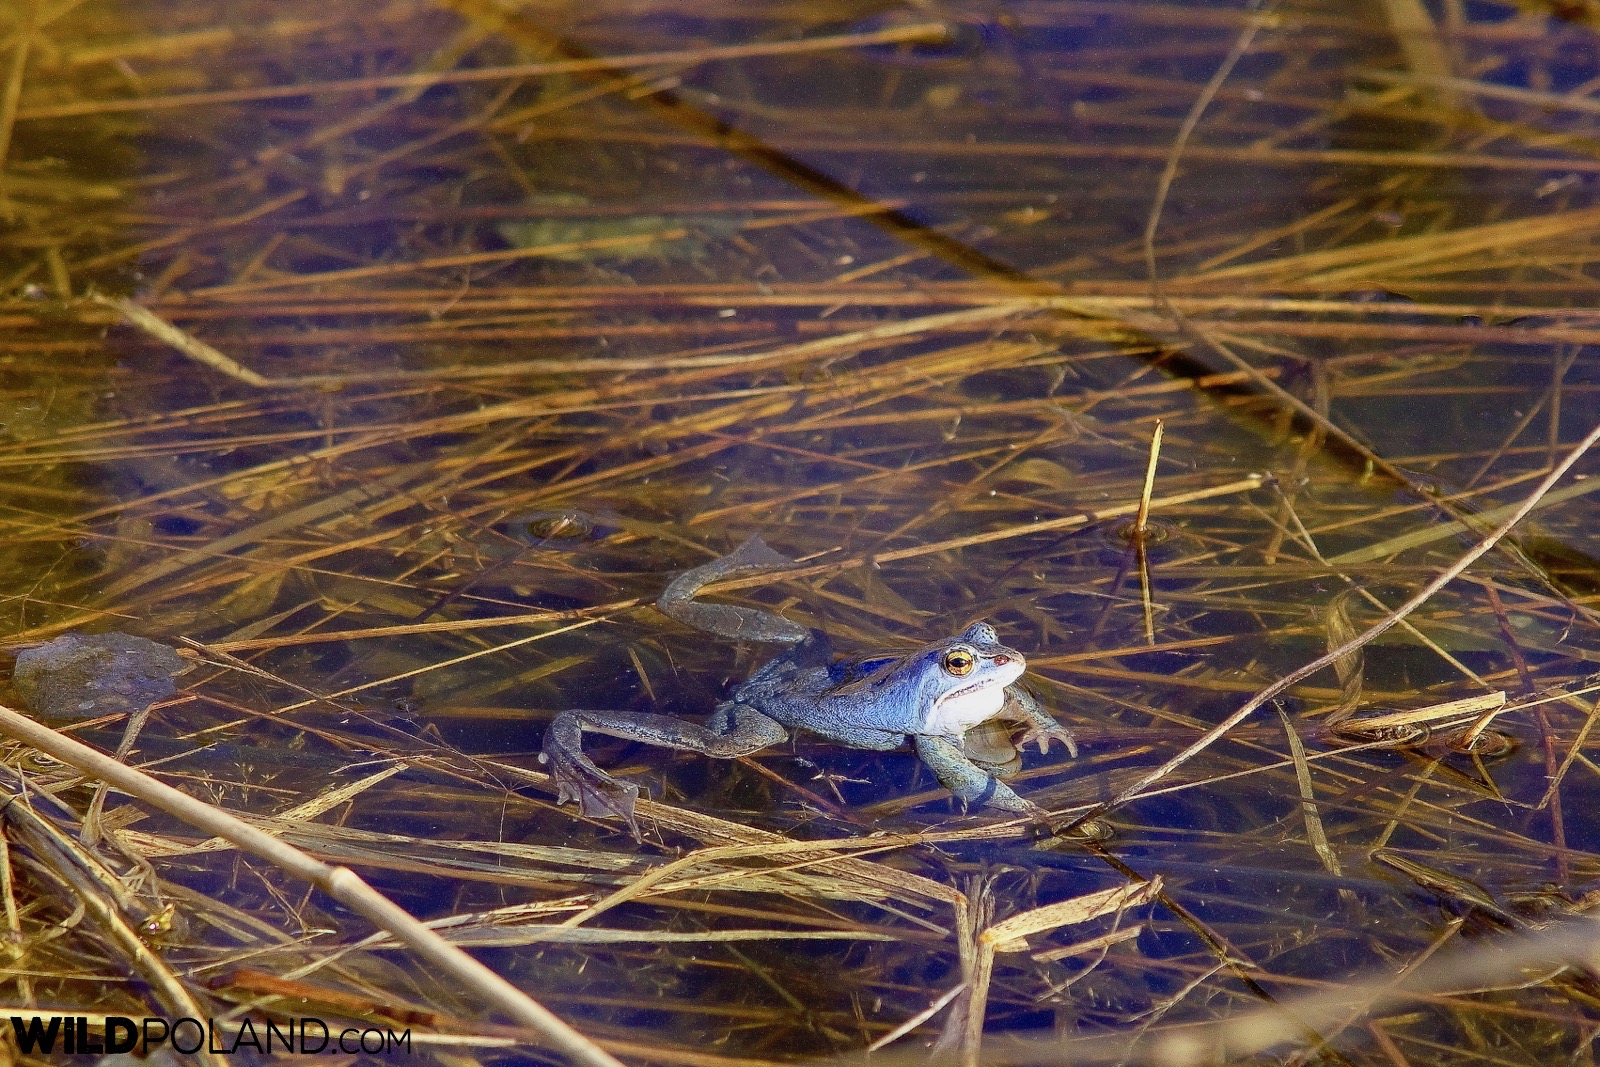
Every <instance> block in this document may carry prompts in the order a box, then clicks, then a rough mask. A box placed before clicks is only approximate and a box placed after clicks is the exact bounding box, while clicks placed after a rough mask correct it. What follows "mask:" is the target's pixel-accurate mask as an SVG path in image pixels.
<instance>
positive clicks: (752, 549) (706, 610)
mask: <svg viewBox="0 0 1600 1067" xmlns="http://www.w3.org/2000/svg"><path fill="white" fill-rule="evenodd" d="M793 566H796V564H795V562H794V561H793V560H789V559H786V558H784V557H783V556H780V555H778V553H776V552H774V551H773V550H772V549H770V548H768V547H767V546H766V544H765V543H764V542H762V540H761V539H760V538H759V537H752V538H750V540H748V541H746V542H745V543H744V544H743V545H740V546H739V548H738V549H737V550H735V551H734V552H733V553H732V554H730V555H727V556H723V557H722V558H720V559H716V560H713V561H712V562H710V563H707V564H705V565H703V566H700V567H696V568H694V569H693V570H689V571H685V572H684V573H683V574H680V575H679V576H678V577H677V578H675V579H674V580H673V581H672V583H671V584H669V585H668V586H667V588H666V590H665V591H664V592H663V593H662V594H661V598H660V599H659V600H658V601H657V602H656V606H657V607H658V608H660V610H661V611H663V612H664V613H666V614H667V615H670V616H672V617H673V618H675V619H678V620H679V621H680V622H685V623H687V624H689V625H690V626H693V627H695V628H696V629H700V630H704V631H707V632H709V633H714V634H718V635H720V636H724V637H729V638H733V639H736V640H747V641H764V642H771V643H783V644H788V645H790V646H791V647H790V648H788V649H787V650H785V651H784V652H783V653H782V654H780V655H778V656H777V657H775V658H774V659H771V660H768V661H767V662H766V663H765V664H763V665H762V666H761V667H760V668H758V669H757V670H756V672H755V673H754V674H753V675H751V676H750V678H749V680H748V681H745V682H744V683H742V684H740V685H738V686H736V687H735V688H734V689H733V692H732V693H731V694H730V696H729V697H728V699H727V700H725V701H723V702H722V703H721V704H720V705H718V706H717V708H716V710H715V711H714V712H713V713H712V716H711V720H710V722H709V723H707V724H706V725H705V726H700V725H698V724H696V723H692V722H689V721H687V720H684V719H679V718H676V717H674V716H671V715H653V714H649V713H646V712H624V711H582V710H576V709H574V710H570V711H563V712H561V713H560V714H558V715H557V716H556V717H555V719H554V720H553V721H552V722H551V723H550V727H549V729H548V730H547V731H546V733H545V739H544V752H543V753H542V754H541V755H540V757H539V758H540V760H541V761H543V762H546V763H548V764H549V766H550V773H551V776H552V777H553V778H554V779H555V782H556V785H557V788H558V789H559V796H558V799H557V803H565V802H566V801H568V800H576V801H578V803H579V805H580V806H581V807H582V809H583V813H584V814H585V815H592V816H608V815H610V816H617V817H620V818H622V819H625V820H627V822H628V825H629V826H630V827H631V828H633V829H634V831H635V834H637V826H636V824H635V823H634V818H633V805H634V800H635V799H636V798H637V797H638V795H639V787H638V786H636V785H634V784H632V783H630V782H624V781H621V780H619V779H617V778H614V777H612V776H611V775H609V774H607V773H605V772H604V771H602V770H601V769H600V768H599V767H597V766H595V765H594V762H593V761H592V760H590V759H589V757H587V756H585V755H584V754H583V751H582V748H581V744H582V740H583V733H584V731H586V730H587V731H590V732H593V733H600V734H609V735H611V736H613V737H623V738H628V739H630V740H634V741H644V742H647V743H649V744H654V745H663V746H666V747H668V748H677V749H686V750H688V751H691V752H700V753H703V754H705V755H707V756H714V757H716V758H718V759H733V758H735V757H738V756H745V755H749V754H750V753H752V752H755V751H757V750H759V749H763V748H766V747H768V746H770V745H775V744H777V743H779V742H780V741H783V740H785V739H786V738H787V737H788V736H789V732H788V731H789V730H790V729H799V730H806V731H809V732H811V733H814V734H818V735H820V736H822V737H825V738H827V739H828V740H830V741H836V742H838V743H839V744H841V745H847V746H849V747H851V748H861V749H873V750H887V749H893V748H899V747H900V746H901V745H903V744H905V742H906V741H907V739H910V740H911V742H912V743H913V744H914V745H915V747H916V751H917V755H918V756H919V757H920V758H921V760H922V762H923V763H925V764H927V765H928V767H929V768H930V769H931V770H932V771H933V773H934V776H935V777H936V778H938V779H939V782H940V784H941V785H943V786H944V787H945V788H946V789H949V790H950V791H951V792H952V793H954V794H955V795H956V796H958V797H960V798H961V799H962V800H963V801H965V802H966V803H967V804H969V805H970V804H986V805H988V806H990V807H993V808H998V809H1000V810H1001V811H1008V812H1015V813H1017V814H1025V815H1039V814H1041V812H1040V809H1039V808H1038V807H1037V806H1035V805H1034V804H1031V803H1029V802H1028V801H1026V800H1024V799H1022V798H1021V797H1019V796H1018V795H1017V794H1016V793H1015V792H1013V791H1012V790H1011V788H1010V787H1009V786H1007V785H1005V784H1004V783H1003V782H1001V781H999V780H998V779H997V778H996V777H995V773H996V772H998V773H1006V771H1007V770H1009V769H1014V768H1015V765H1016V748H1015V747H1014V746H1013V745H1010V744H1005V745H1002V746H999V749H998V751H996V750H994V748H993V746H992V742H990V744H991V751H989V752H982V751H980V750H981V748H982V745H981V743H980V739H979V738H977V737H976V736H975V737H974V738H972V739H971V740H970V741H969V740H968V737H967V735H968V732H969V731H972V730H974V728H975V727H978V726H979V725H980V724H983V723H989V722H991V721H1006V722H1017V723H1020V724H1021V725H1022V726H1023V727H1024V728H1025V730H1026V732H1025V733H1024V734H1023V736H1022V737H1021V739H1020V741H1019V742H1018V743H1019V744H1026V743H1027V742H1029V741H1037V742H1038V744H1039V751H1041V752H1044V751H1047V750H1048V748H1049V744H1050V740H1051V739H1052V738H1055V739H1058V740H1060V741H1062V742H1063V743H1064V744H1065V745H1066V747H1067V750H1068V751H1069V752H1070V753H1071V754H1072V755H1074V756H1076V755H1077V754H1078V750H1077V745H1076V744H1075V742H1074V740H1073V736H1072V733H1071V731H1069V730H1068V729H1067V728H1066V727H1064V726H1062V725H1061V724H1060V723H1058V722H1056V721H1055V719H1053V718H1051V717H1050V716H1049V715H1048V714H1047V713H1046V712H1045V711H1044V710H1043V709H1042V708H1040V707H1039V705H1038V704H1037V703H1036V702H1035V701H1034V699H1033V698H1032V697H1031V696H1029V695H1028V694H1027V693H1026V692H1024V691H1023V690H1022V689H1021V688H1020V687H1019V686H1017V685H1015V684H1014V683H1015V682H1016V681H1017V679H1018V678H1021V677H1022V672H1023V670H1024V669H1025V668H1026V666H1027V664H1026V662H1025V661H1024V660H1023V658H1022V654H1021V653H1020V652H1017V651H1015V650H1014V649H1010V648H1007V647H1006V646H1005V645H1002V644H1000V642H999V638H998V637H997V636H996V634H995V632H994V628H993V627H991V626H989V625H988V624H987V623H981V622H980V623H977V624H976V625H973V626H969V627H968V628H967V629H966V630H965V631H964V632H962V633H961V634H960V635H958V636H956V637H950V638H946V639H945V640H943V641H935V642H934V643H933V644H931V645H925V646H923V647H922V648H920V649H918V650H916V651H915V652H910V653H907V654H905V655H899V656H893V655H888V656H872V657H868V658H864V659H856V660H844V661H840V662H834V659H833V650H832V647H831V644H830V642H829V641H828V637H827V635H826V634H824V633H822V632H821V631H819V630H811V629H807V628H806V627H803V626H799V625H797V624H795V623H792V622H789V621H788V620H787V619H783V618H779V617H778V616H777V615H773V614H771V613H770V612H765V611H758V610H754V609H751V608H738V607H732V606H728V605H721V604H701V603H698V602H697V601H695V599H694V597H695V595H696V594H697V593H699V591H700V589H701V587H703V586H705V585H707V584H709V583H711V582H714V581H717V580H719V579H722V578H730V577H734V576H737V575H742V574H755V573H760V572H762V571H771V570H780V569H783V568H787V567H793Z"/></svg>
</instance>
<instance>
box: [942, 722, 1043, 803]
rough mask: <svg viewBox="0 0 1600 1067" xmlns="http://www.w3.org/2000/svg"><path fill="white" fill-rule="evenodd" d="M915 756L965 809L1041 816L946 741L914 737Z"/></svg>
mask: <svg viewBox="0 0 1600 1067" xmlns="http://www.w3.org/2000/svg"><path fill="white" fill-rule="evenodd" d="M915 740H916V744H917V756H918V757H919V758H920V759H921V760H922V762H923V763H925V764H927V765H928V769H929V770H931V771H933V776H934V777H935V778H937V779H939V784H940V785H942V786H944V787H945V788H946V789H948V790H950V792H952V793H954V794H955V795H956V796H958V797H960V798H961V800H962V801H963V802H964V803H966V804H967V805H968V806H969V807H977V806H986V807H991V808H998V809H1000V810H1001V811H1009V812H1013V813H1015V814H1017V815H1034V816H1038V815H1042V814H1043V809H1041V808H1040V807H1039V806H1038V805H1037V804H1034V803H1032V802H1031V801H1027V800H1024V799H1022V798H1021V797H1019V796H1017V794H1016V792H1015V791H1014V790H1012V788H1011V787H1010V786H1009V785H1006V784H1005V783H1004V782H1002V781H1000V780H999V779H998V778H996V777H994V775H992V774H989V773H987V772H986V771H984V770H983V769H982V768H981V767H979V766H977V765H976V764H975V763H973V762H972V761H971V760H970V759H968V758H967V757H966V755H965V754H964V753H963V752H962V751H961V748H960V747H959V746H958V745H956V744H955V743H954V742H953V741H951V740H950V739H949V738H945V737H936V736H934V735H932V734H918V735H916V738H915Z"/></svg>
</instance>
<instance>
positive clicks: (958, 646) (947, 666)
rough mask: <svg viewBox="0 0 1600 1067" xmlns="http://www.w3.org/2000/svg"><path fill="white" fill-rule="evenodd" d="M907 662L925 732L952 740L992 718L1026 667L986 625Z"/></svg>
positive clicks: (969, 629)
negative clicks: (917, 696)
mask: <svg viewBox="0 0 1600 1067" xmlns="http://www.w3.org/2000/svg"><path fill="white" fill-rule="evenodd" d="M910 660H911V662H910V664H909V665H910V666H911V668H912V670H913V671H914V672H915V675H916V677H915V679H914V683H913V684H914V685H915V687H916V689H917V691H918V692H919V694H920V701H921V703H922V710H923V714H922V730H923V732H924V733H930V734H945V735H947V736H952V737H954V736H959V735H961V734H964V733H966V732H967V731H968V730H970V729H972V727H974V726H976V725H977V724H978V723H980V722H987V721H988V720H989V719H992V718H993V717H994V716H995V713H997V712H998V711H999V710H1000V708H1001V705H1003V704H1004V703H1005V700H1006V694H1005V688H1006V686H1008V685H1010V684H1011V683H1012V682H1014V681H1016V680H1017V679H1018V678H1021V677H1022V672H1023V671H1024V670H1026V669H1027V666H1028V663H1027V661H1026V660H1025V659H1023V658H1022V653H1020V652H1018V651H1017V650H1016V649H1014V648H1007V647H1006V646H1005V645H1002V644H1001V643H1000V638H999V636H998V635H997V634H996V633H995V632H994V627H993V626H990V625H989V624H988V623H986V622H980V623H974V624H973V625H971V626H969V627H967V628H966V630H965V631H963V632H962V633H961V634H960V635H959V636H957V637H950V638H946V639H945V640H943V641H936V642H934V643H933V644H931V645H929V646H927V647H926V648H924V649H923V650H922V651H921V652H919V653H917V654H916V655H915V656H913V657H911V658H910Z"/></svg>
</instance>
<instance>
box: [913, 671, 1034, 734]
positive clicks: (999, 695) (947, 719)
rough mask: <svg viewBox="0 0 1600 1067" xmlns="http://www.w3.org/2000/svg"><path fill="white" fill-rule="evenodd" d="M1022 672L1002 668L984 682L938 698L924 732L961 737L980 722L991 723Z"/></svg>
mask: <svg viewBox="0 0 1600 1067" xmlns="http://www.w3.org/2000/svg"><path fill="white" fill-rule="evenodd" d="M1021 674H1022V671H1021V670H1018V671H1016V672H1015V673H1012V672H1011V671H1006V670H1002V671H999V672H996V673H995V674H991V675H990V676H989V677H987V678H985V679H984V680H983V681H979V682H974V683H973V684H972V685H969V686H965V687H963V688H960V689H952V690H951V691H950V692H948V693H946V694H944V695H943V696H941V697H939V699H937V700H935V701H934V702H933V706H932V707H930V708H929V709H928V715H927V718H926V720H924V722H923V724H922V729H923V732H924V733H930V734H942V735H944V736H946V737H958V736H960V735H961V734H964V733H966V732H967V731H968V730H970V729H972V728H973V727H974V726H976V725H978V724H979V723H980V722H988V721H989V720H990V719H992V718H994V717H995V715H996V714H997V713H998V712H999V711H1000V708H1001V707H1002V706H1004V704H1005V702H1006V686H1008V685H1010V684H1011V683H1012V682H1014V681H1016V680H1017V678H1018V677H1020V676H1021Z"/></svg>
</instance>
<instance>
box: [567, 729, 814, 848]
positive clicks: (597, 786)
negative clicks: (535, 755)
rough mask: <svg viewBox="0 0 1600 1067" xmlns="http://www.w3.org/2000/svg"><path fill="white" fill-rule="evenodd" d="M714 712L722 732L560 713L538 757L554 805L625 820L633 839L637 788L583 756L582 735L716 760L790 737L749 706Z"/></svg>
mask: <svg viewBox="0 0 1600 1067" xmlns="http://www.w3.org/2000/svg"><path fill="white" fill-rule="evenodd" d="M717 711H718V716H719V720H718V725H719V726H720V725H724V724H725V725H726V726H727V729H725V730H722V731H714V730H708V729H707V728H706V727H704V726H701V725H699V724H698V723H693V722H689V721H688V720H687V719H679V718H676V717H675V716H672V715H653V714H650V713H648V712H632V711H582V710H578V709H573V710H570V711H563V712H561V713H560V714H559V715H557V716H556V717H555V718H554V719H553V720H551V722H550V726H549V728H548V729H546V730H545V735H544V751H543V752H542V753H540V755H539V760H540V762H541V763H548V764H549V766H550V777H551V778H553V779H555V783H556V789H557V794H556V803H557V804H565V803H566V802H567V801H569V800H576V801H577V802H578V804H579V806H580V807H581V808H582V810H583V813H584V814H585V815H590V816H595V817H600V818H603V817H605V816H608V815H609V816H615V817H617V818H620V819H624V820H626V821H627V823H628V828H629V829H630V830H632V831H633V833H634V836H635V837H637V836H638V833H639V827H638V824H637V823H636V822H635V821H634V817H633V803H634V801H635V800H636V799H638V796H639V787H638V786H637V785H634V784H633V783H632V782H624V781H622V780H621V779H620V778H614V777H612V776H611V775H609V774H607V773H606V772H605V771H602V770H601V769H600V768H599V767H597V766H595V764H594V761H593V760H591V759H590V758H589V757H588V756H585V755H584V754H583V735H584V732H585V731H588V732H590V733H597V734H609V735H610V736H612V737H622V738H626V739H628V740H630V741H643V742H645V743H647V744H652V745H662V746H664V747H666V748H677V749H683V750H685V751H688V752H699V753H702V754H703V755H707V756H712V757H715V758H717V759H733V758H735V757H738V756H746V755H749V754H750V753H752V752H756V751H758V750H760V749H763V748H766V747H768V746H769V745H775V744H777V743H778V742H780V741H783V740H784V739H786V738H787V737H788V736H789V732H788V731H787V730H785V729H784V728H783V726H782V725H780V724H779V723H778V722H777V721H776V720H774V719H771V718H769V717H767V716H766V715H763V714H762V713H761V712H759V711H757V710H756V709H755V708H752V707H750V706H749V705H746V704H733V703H730V704H729V705H724V706H723V707H722V708H718V709H717Z"/></svg>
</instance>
